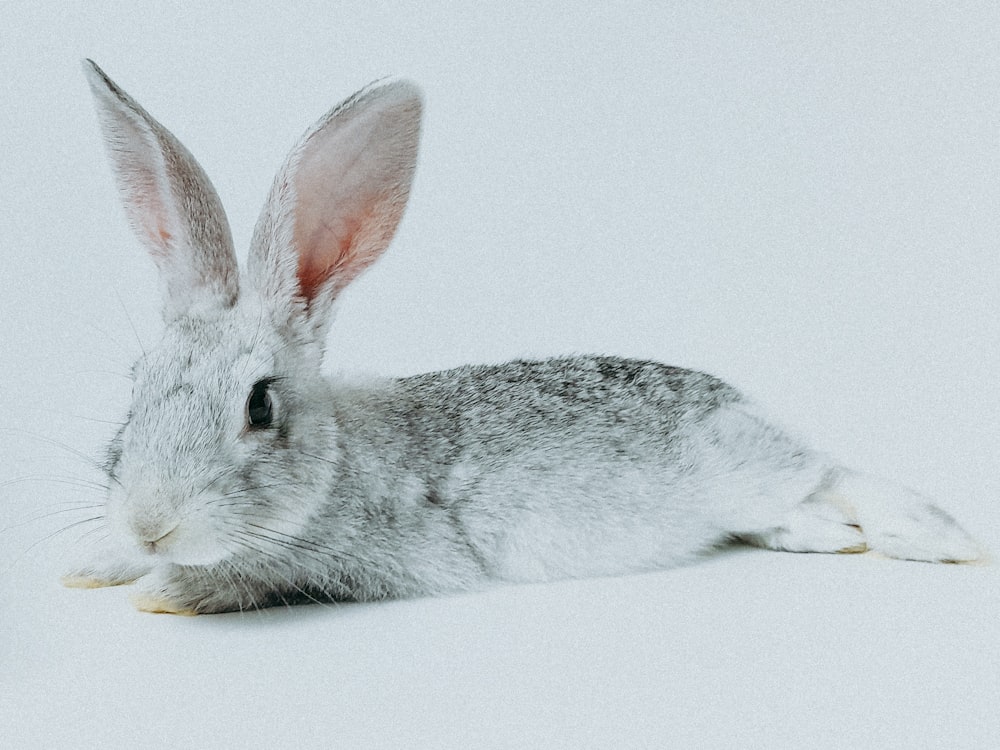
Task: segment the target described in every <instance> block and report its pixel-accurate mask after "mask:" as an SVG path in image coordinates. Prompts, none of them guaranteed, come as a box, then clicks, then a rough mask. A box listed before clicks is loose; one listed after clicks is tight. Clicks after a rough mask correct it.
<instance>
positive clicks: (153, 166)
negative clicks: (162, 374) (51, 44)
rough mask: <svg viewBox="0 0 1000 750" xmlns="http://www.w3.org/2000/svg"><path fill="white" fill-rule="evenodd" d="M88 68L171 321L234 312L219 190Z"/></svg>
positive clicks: (233, 266) (129, 207)
mask: <svg viewBox="0 0 1000 750" xmlns="http://www.w3.org/2000/svg"><path fill="white" fill-rule="evenodd" d="M83 68H84V72H85V73H86V75H87V81H88V82H89V83H90V89H91V91H92V92H93V94H94V99H95V102H96V105H97V113H98V117H99V119H100V123H101V130H102V132H103V134H104V141H105V145H106V146H107V150H108V155H109V156H110V159H111V163H112V166H113V167H114V172H115V177H116V178H117V182H118V189H119V191H120V192H121V195H122V199H123V201H124V204H125V211H126V213H127V214H128V218H129V222H130V223H131V224H132V228H133V229H134V230H135V233H136V235H138V237H139V240H140V241H141V242H142V243H143V244H144V245H145V246H146V249H147V250H148V251H149V252H150V254H151V255H152V256H153V260H154V261H156V265H157V266H158V267H159V270H160V276H161V279H162V280H163V286H164V317H165V318H166V319H167V320H170V319H173V318H176V317H180V316H183V315H187V314H192V313H197V312H199V311H205V312H207V311H210V310H212V309H218V308H226V307H230V306H232V305H233V304H234V303H235V301H236V296H237V293H238V291H239V272H238V267H237V263H236V255H235V253H234V252H233V238H232V234H231V233H230V231H229V223H228V222H227V221H226V215H225V212H224V211H223V209H222V204H221V202H220V201H219V197H218V195H216V193H215V189H214V188H213V187H212V183H211V182H209V180H208V177H207V176H206V175H205V172H204V171H203V170H202V168H201V167H200V166H199V165H198V162H197V161H195V159H194V157H193V156H191V154H190V153H189V152H188V150H187V149H186V148H184V146H182V145H181V143H180V142H179V141H178V140H177V139H176V138H175V137H174V136H173V135H172V134H171V133H170V131H168V130H167V129H166V128H164V127H163V126H162V125H160V124H159V123H158V122H157V121H156V120H154V119H153V118H152V117H151V116H150V115H149V114H148V113H147V112H146V111H145V110H144V109H143V108H142V107H140V106H139V105H138V104H137V103H136V102H135V101H134V100H133V99H132V98H131V97H130V96H129V95H128V94H126V93H125V92H124V91H122V90H121V89H120V88H119V87H118V86H117V85H116V84H115V82H114V81H112V80H111V79H110V78H108V76H107V75H105V73H104V71H102V70H101V69H100V68H99V67H97V65H96V64H95V63H94V62H92V61H91V60H87V61H86V62H85V63H84V66H83Z"/></svg>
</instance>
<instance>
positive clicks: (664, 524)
mask: <svg viewBox="0 0 1000 750" xmlns="http://www.w3.org/2000/svg"><path fill="white" fill-rule="evenodd" d="M336 420H337V423H338V425H339V427H340V429H341V430H342V431H343V432H344V435H343V438H342V445H344V446H345V447H346V449H347V451H348V454H347V455H344V456H343V457H342V461H343V463H342V466H343V470H344V472H345V474H346V475H347V477H345V479H346V482H345V483H341V484H339V486H338V492H345V493H347V494H349V495H353V496H355V497H359V498H362V497H363V498H366V500H365V502H368V503H371V504H372V513H373V514H377V515H378V516H379V517H380V521H379V524H377V525H376V526H374V527H373V529H374V530H375V531H376V536H377V537H379V538H378V539H371V540H366V542H365V545H364V546H365V548H366V549H368V550H369V552H371V551H372V550H374V549H376V548H377V547H378V544H379V539H382V538H386V529H387V528H393V529H398V530H401V533H402V534H404V535H405V534H406V533H407V532H410V531H412V532H413V535H412V538H400V539H394V540H391V541H388V540H387V541H388V544H389V545H390V546H392V547H393V548H394V549H395V550H397V551H396V552H394V554H396V555H399V554H402V553H401V552H399V550H404V549H405V550H407V551H408V553H409V554H410V555H411V559H409V560H407V561H406V564H405V565H402V566H401V568H402V569H405V570H406V571H409V572H410V573H413V572H414V571H418V570H420V569H421V557H422V556H423V555H424V553H426V558H427V560H428V561H430V563H429V567H430V568H431V569H430V570H429V571H428V579H427V581H425V583H424V584H423V585H424V586H429V587H430V588H432V589H433V588H437V587H436V586H435V584H434V582H433V580H432V579H441V580H443V581H444V582H445V588H448V587H449V586H448V585H447V583H448V581H449V580H450V578H451V577H452V576H451V575H443V574H442V572H441V570H440V567H441V566H440V565H439V563H440V561H441V560H443V559H445V560H451V563H450V564H449V566H448V567H449V569H450V570H451V571H452V573H453V574H455V575H458V577H459V578H460V579H461V585H459V586H457V587H458V588H464V587H467V586H468V585H469V584H470V582H471V581H473V580H475V579H481V580H483V581H485V580H492V579H500V580H514V581H538V580H549V579H552V578H564V577H582V576H588V575H608V574H621V573H623V572H635V571H642V570H651V569H656V568H662V567H666V566H669V565H673V564H677V563H678V562H682V561H685V560H688V559H691V558H692V557H694V556H696V555H697V554H699V553H701V552H704V551H706V550H707V549H709V548H711V547H712V546H714V545H716V544H718V543H720V542H723V541H725V540H726V539H727V538H730V537H732V536H734V535H739V534H741V533H750V532H752V531H754V530H758V529H762V528H770V527H771V526H773V525H774V524H776V523H779V522H780V519H781V517H782V516H783V514H784V513H786V512H787V509H788V508H789V507H791V506H792V505H794V504H795V503H796V502H798V501H800V500H801V499H802V498H804V497H805V496H807V495H808V494H809V493H810V492H812V491H813V490H814V489H815V488H816V487H817V486H818V485H819V484H820V482H821V480H822V477H823V474H824V471H826V470H827V468H828V466H827V464H826V463H825V462H824V461H823V460H822V458H821V457H820V456H818V455H817V454H815V453H814V452H811V451H809V450H807V449H805V448H803V447H802V446H801V445H800V444H798V443H797V442H796V441H795V440H793V439H792V438H790V437H788V436H787V435H786V434H785V433H784V432H782V431H780V430H779V429H778V428H775V427H773V426H772V425H771V424H770V423H769V422H767V421H766V420H764V419H763V418H762V417H759V416H758V415H757V414H756V412H755V410H754V408H753V406H752V405H751V404H750V403H749V402H748V401H747V400H746V399H745V398H744V397H743V396H742V395H741V394H740V393H739V391H737V390H736V389H735V388H733V387H731V386H729V385H727V384H726V383H724V382H723V381H721V380H719V379H718V378H715V377H713V376H710V375H706V374H703V373H700V372H695V371H692V370H685V369H681V368H676V367H669V366H666V365H662V364H659V363H656V362H646V361H638V360H628V359H621V358H614V357H603V356H575V357H562V358H555V359H549V360H540V361H528V360H518V361H514V362H509V363H506V364H502V365H473V366H465V367H460V368H456V369H453V370H447V371H443V372H437V373H429V374H425V375H418V376H414V377H409V378H403V379H400V380H396V381H391V382H390V383H388V384H386V385H385V387H383V388H375V389H372V390H368V391H360V392H358V393H355V394H354V395H353V396H351V397H349V398H347V399H343V400H342V401H341V402H340V404H339V407H338V413H337V415H336ZM358 467H362V468H361V469H360V470H359V468H358ZM373 475H377V476H378V480H377V481H378V484H379V485H380V486H379V488H378V489H375V488H373V487H372V486H371V483H372V481H373V480H372V476H373ZM337 506H338V504H337V503H334V504H333V505H332V506H331V507H333V508H336V507H337ZM337 515H338V514H337V513H336V512H335V513H334V516H337ZM330 521H331V522H332V523H334V524H342V523H343V519H340V518H336V517H335V518H331V519H330ZM459 561H461V562H459ZM381 567H382V569H383V570H385V569H386V567H385V566H381ZM458 571H460V572H458ZM417 577H418V578H419V575H418V576H417ZM412 585H415V586H420V584H418V583H417V581H416V580H414V581H413V582H412ZM420 587H423V586H420Z"/></svg>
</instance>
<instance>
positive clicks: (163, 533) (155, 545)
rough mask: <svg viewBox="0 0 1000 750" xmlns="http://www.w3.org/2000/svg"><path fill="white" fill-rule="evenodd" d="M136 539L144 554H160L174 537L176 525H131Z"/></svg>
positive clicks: (161, 523) (151, 523)
mask: <svg viewBox="0 0 1000 750" xmlns="http://www.w3.org/2000/svg"><path fill="white" fill-rule="evenodd" d="M132 528H133V531H134V532H135V535H136V538H137V539H138V540H139V543H140V544H141V545H142V548H143V549H144V550H145V551H146V552H150V553H155V552H162V551H163V550H164V549H166V548H167V546H169V545H170V543H171V542H172V541H173V540H174V538H175V537H176V534H175V533H174V532H175V531H177V524H176V523H172V522H167V521H165V522H160V523H156V522H150V523H133V524H132Z"/></svg>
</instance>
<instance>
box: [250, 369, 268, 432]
mask: <svg viewBox="0 0 1000 750" xmlns="http://www.w3.org/2000/svg"><path fill="white" fill-rule="evenodd" d="M270 385H271V381H270V380H258V381H257V382H256V383H254V386H253V390H252V391H250V398H248V399H247V425H248V426H250V427H256V428H263V427H270V426H271V394H270V393H268V392H267V389H268V387H269V386H270Z"/></svg>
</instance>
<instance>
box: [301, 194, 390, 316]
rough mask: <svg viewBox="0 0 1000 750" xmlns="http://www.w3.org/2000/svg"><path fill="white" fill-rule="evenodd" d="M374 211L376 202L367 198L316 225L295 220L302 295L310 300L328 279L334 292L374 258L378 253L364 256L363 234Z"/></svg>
mask: <svg viewBox="0 0 1000 750" xmlns="http://www.w3.org/2000/svg"><path fill="white" fill-rule="evenodd" d="M304 213H305V212H301V213H300V218H302V217H303V214H304ZM374 213H375V201H374V200H373V199H368V200H367V201H365V202H364V204H363V205H360V206H358V207H357V208H356V209H355V211H354V212H353V213H352V214H350V215H347V216H338V217H336V218H328V219H326V220H325V221H321V222H318V223H316V224H315V225H312V223H311V222H309V221H302V220H300V221H297V222H296V226H295V243H296V246H297V247H298V248H299V264H298V278H299V289H300V291H301V293H302V296H303V297H305V298H306V299H307V300H310V301H311V300H313V299H314V298H315V297H316V295H317V294H318V293H319V291H320V289H321V288H322V287H323V285H324V284H326V283H327V282H329V281H330V280H331V279H332V280H333V291H334V293H336V292H337V291H339V290H340V289H342V288H343V287H345V286H346V285H347V284H349V283H350V282H351V281H352V280H353V279H354V278H355V277H356V276H357V275H358V274H359V273H361V271H363V270H364V269H365V268H367V267H368V266H369V265H370V264H371V263H372V261H374V260H375V258H376V257H377V253H376V254H372V253H367V255H369V256H371V257H366V253H365V244H366V243H365V241H364V239H365V238H364V237H363V236H362V235H364V233H365V230H366V228H369V222H370V221H371V219H372V216H373V214H374Z"/></svg>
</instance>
